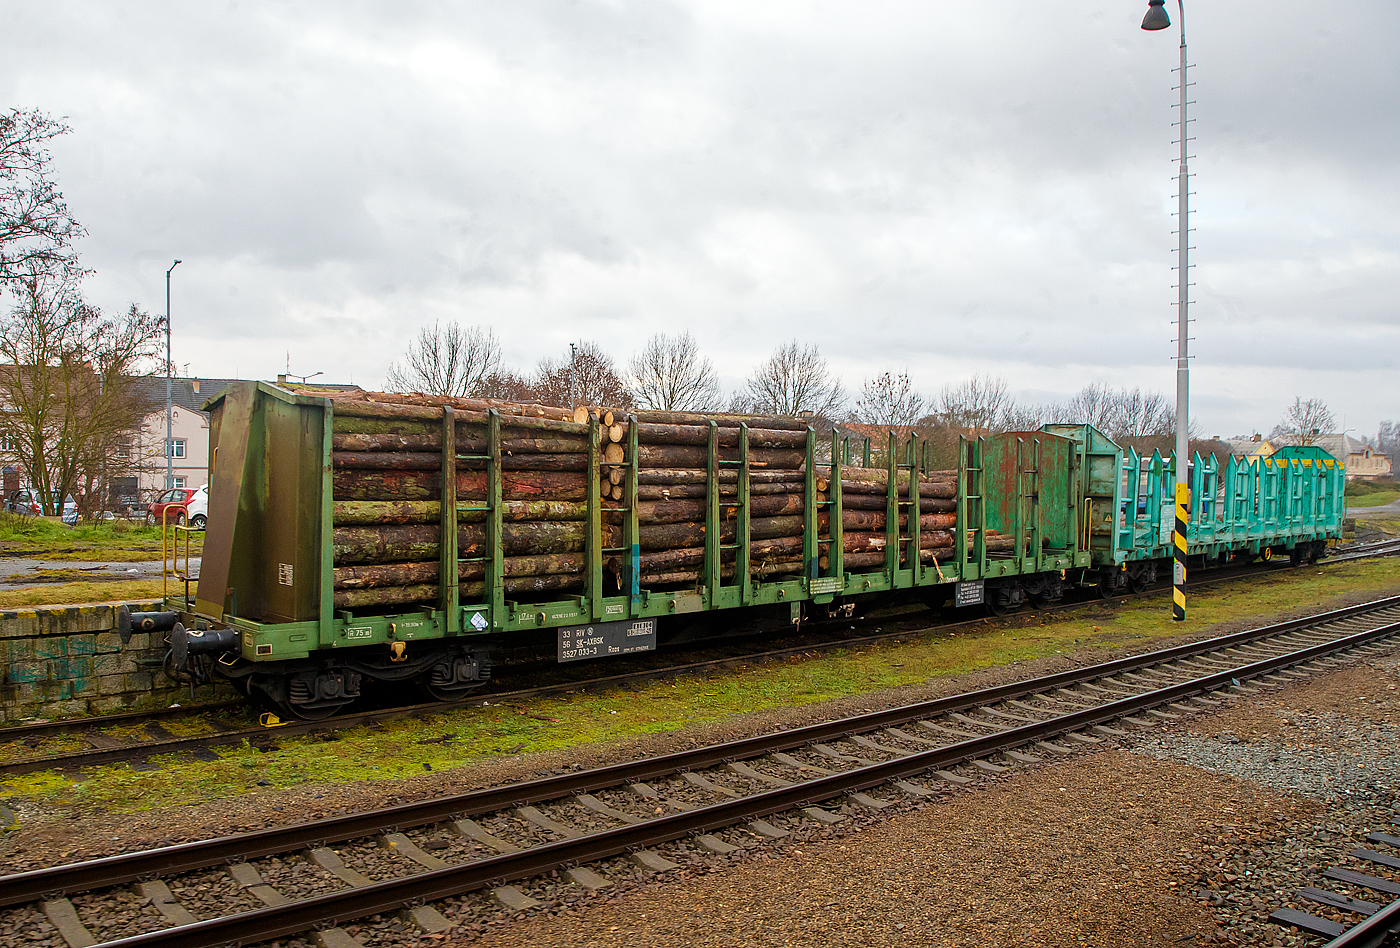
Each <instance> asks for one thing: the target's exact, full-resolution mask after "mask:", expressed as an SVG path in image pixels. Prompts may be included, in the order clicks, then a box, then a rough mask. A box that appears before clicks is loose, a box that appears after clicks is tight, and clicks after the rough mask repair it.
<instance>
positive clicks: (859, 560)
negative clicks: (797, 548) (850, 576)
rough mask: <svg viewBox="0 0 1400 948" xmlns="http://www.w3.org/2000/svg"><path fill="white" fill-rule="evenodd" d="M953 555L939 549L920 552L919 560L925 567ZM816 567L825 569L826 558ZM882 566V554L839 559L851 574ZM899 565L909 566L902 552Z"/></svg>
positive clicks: (946, 559) (948, 548)
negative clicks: (863, 569) (858, 570)
mask: <svg viewBox="0 0 1400 948" xmlns="http://www.w3.org/2000/svg"><path fill="white" fill-rule="evenodd" d="M954 555H955V552H954V551H953V549H952V548H951V547H939V548H938V549H936V550H920V551H919V560H920V561H921V562H923V563H924V564H926V565H927V564H930V563H933V562H935V561H938V562H947V561H948V560H951V559H952V558H953V557H954ZM818 565H819V566H821V568H822V569H826V568H827V566H828V565H830V564H829V563H827V562H826V557H822V558H821V561H819V563H818ZM884 565H885V554H884V553H847V554H845V555H844V556H842V557H841V566H842V567H843V568H844V569H845V570H846V571H847V572H852V571H854V570H857V569H860V568H862V567H868V566H884ZM899 565H900V566H901V567H902V568H903V567H907V566H908V565H909V557H908V556H906V555H905V554H904V553H902V552H901V553H900V555H899Z"/></svg>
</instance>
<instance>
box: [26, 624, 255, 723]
mask: <svg viewBox="0 0 1400 948" xmlns="http://www.w3.org/2000/svg"><path fill="white" fill-rule="evenodd" d="M129 605H130V606H131V609H132V611H133V612H135V611H147V610H152V609H155V608H157V607H158V604H157V603H153V602H144V603H129ZM118 608H119V607H118V606H117V605H87V606H47V607H39V608H34V609H14V610H3V611H0V722H3V723H16V722H19V721H23V720H26V719H29V718H56V717H69V716H72V715H82V714H101V713H108V712H113V711H122V710H127V709H135V708H145V707H153V706H160V705H164V704H169V703H170V702H172V701H180V700H182V699H183V700H188V696H189V687H188V686H187V685H185V686H180V685H176V684H174V683H173V682H171V681H170V679H168V678H166V676H165V674H164V673H163V672H162V671H161V670H160V663H161V660H162V659H163V658H164V657H165V651H166V650H165V644H164V642H165V633H163V632H136V633H133V634H132V637H131V641H130V643H128V644H127V645H126V646H123V645H122V642H121V639H120V638H119V637H118V636H117V633H116V615H117V609H118ZM230 693H231V691H230ZM209 694H210V689H209V687H208V686H205V687H203V688H200V689H199V695H200V697H201V698H204V699H205V700H207V699H208V697H209Z"/></svg>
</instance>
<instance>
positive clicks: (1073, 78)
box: [0, 0, 1400, 436]
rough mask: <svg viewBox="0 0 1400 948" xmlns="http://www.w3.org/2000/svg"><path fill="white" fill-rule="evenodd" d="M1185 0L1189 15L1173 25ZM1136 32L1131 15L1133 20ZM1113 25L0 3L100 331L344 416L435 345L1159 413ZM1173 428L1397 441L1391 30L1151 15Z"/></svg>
mask: <svg viewBox="0 0 1400 948" xmlns="http://www.w3.org/2000/svg"><path fill="white" fill-rule="evenodd" d="M1188 2H1189V0H1188ZM1175 6H1176V5H1175V4H1174V3H1172V4H1169V5H1168V9H1169V10H1170V11H1171V14H1172V17H1173V20H1175V19H1176V9H1175ZM1145 10H1146V3H1145V2H1142V0H1131V2H1130V0H1111V2H1110V0H1084V2H1080V3H1076V4H1046V3H1044V2H1028V0H1026V2H1023V0H1001V2H998V3H966V2H960V3H951V2H942V0H932V2H931V0H920V2H909V3H895V2H891V3H879V2H874V3H872V2H864V3H846V4H840V3H785V2H778V0H767V2H764V3H753V2H703V3H700V2H696V3H685V2H668V0H635V2H628V0H618V2H611V3H604V2H591V0H578V2H562V0H561V2H528V0H522V2H508V3H475V4H472V3H433V2H421V3H415V4H388V3H380V4H370V3H356V2H348V0H340V2H336V3H326V2H313V0H300V2H295V3H291V2H287V3H278V2H232V3H226V4H222V5H220V4H215V3H189V2H168V3H156V2H146V3H142V2H134V0H133V2H123V3H109V2H89V3H77V2H64V0H52V2H48V3H43V4H39V3H19V2H15V0H10V2H7V3H5V4H4V11H5V12H4V21H5V24H6V29H5V31H4V34H5V35H4V38H3V39H0V49H3V53H4V54H3V56H0V84H2V87H3V89H4V96H3V100H4V101H3V103H0V104H3V105H4V106H6V107H10V106H21V107H27V108H28V107H34V108H39V109H42V110H44V111H47V112H49V113H51V114H53V115H55V116H64V117H66V119H67V121H68V123H69V124H70V125H71V126H72V127H73V133H72V134H71V135H69V136H67V137H66V138H64V139H62V140H61V141H59V142H58V143H57V144H56V145H55V147H54V155H55V168H56V172H57V178H58V183H59V185H60V187H61V188H62V190H63V191H64V193H65V195H66V196H67V198H68V201H69V206H70V209H71V210H72V211H73V213H74V215H75V216H76V217H77V218H78V219H79V220H80V221H82V222H83V224H84V225H86V227H87V228H88V231H89V236H88V237H87V238H86V239H85V240H84V241H83V242H82V244H81V247H80V250H81V252H82V254H83V260H84V262H85V263H86V264H87V265H88V266H89V267H92V268H93V269H94V270H95V271H96V275H95V276H94V278H93V279H92V281H91V284H90V286H89V293H90V296H91V297H92V298H93V300H94V301H95V302H97V303H99V304H100V305H102V306H103V307H104V308H110V309H114V310H115V309H122V308H125V306H126V305H127V304H128V303H130V302H132V301H134V302H136V303H137V304H138V305H140V306H141V307H143V308H146V309H149V310H151V311H153V312H162V311H163V310H164V307H165V299H164V290H165V287H164V272H165V269H166V268H167V267H168V266H170V262H171V260H172V259H174V258H176V257H178V258H180V259H182V260H183V261H184V262H183V264H182V265H181V266H180V267H179V268H178V269H177V270H176V271H175V274H174V282H173V288H174V290H173V304H172V312H173V325H174V333H175V334H174V357H175V361H176V363H177V364H179V365H181V366H183V365H185V364H188V366H189V368H188V373H189V374H191V375H202V376H206V377H230V376H237V377H242V378H270V377H272V376H274V375H276V374H277V373H278V372H281V371H284V370H285V365H286V361H287V358H288V353H290V364H291V371H292V372H293V373H294V374H297V375H305V374H309V373H312V372H318V371H319V372H324V373H325V375H324V376H323V378H324V379H326V380H331V381H340V382H349V381H353V382H355V383H358V384H360V385H364V386H366V387H376V386H378V385H380V384H381V383H382V381H383V378H384V374H385V372H386V370H387V369H388V366H389V364H390V363H391V362H392V361H393V360H395V359H396V358H398V357H400V356H401V355H402V353H403V350H404V348H405V345H406V343H407V340H408V339H409V337H411V336H412V335H413V334H415V333H416V332H417V330H418V329H419V327H421V326H423V325H424V324H427V323H431V322H433V321H434V320H449V319H457V320H460V321H461V322H463V323H466V324H480V325H484V326H490V327H491V328H492V329H494V330H495V332H496V334H497V335H498V336H499V338H500V339H501V341H502V343H503V345H504V349H505V358H506V362H507V363H508V364H510V365H512V366H514V367H516V368H518V369H522V370H528V369H530V368H532V367H533V366H534V365H535V363H536V362H537V361H538V360H539V359H540V357H542V356H556V357H557V356H559V355H561V354H562V353H564V352H567V349H568V343H569V342H570V341H579V340H592V341H596V342H597V343H599V344H600V345H601V346H602V347H603V348H604V349H605V350H607V351H609V352H610V353H612V354H613V355H614V357H615V358H616V359H617V361H618V363H619V365H621V364H623V363H625V361H626V359H627V357H628V356H629V355H630V354H631V353H633V352H634V351H636V350H637V349H639V348H640V347H641V345H642V344H643V343H644V342H645V340H646V338H647V337H648V336H649V335H651V334H652V333H654V332H658V331H666V332H676V331H681V330H690V331H691V332H692V333H694V335H695V336H696V338H697V339H698V341H699V342H700V344H701V347H702V349H703V350H704V351H705V352H706V353H707V354H708V355H710V356H711V357H712V358H713V359H714V360H715V362H716V364H717V366H718V367H719V369H720V373H721V377H722V380H723V382H724V384H725V387H726V389H727V390H728V389H733V388H735V387H737V386H739V385H740V384H742V382H743V380H744V378H745V377H746V376H747V375H748V373H749V371H750V370H751V369H752V368H753V366H754V365H756V364H757V363H759V362H760V361H762V360H763V359H765V358H766V357H767V356H768V354H769V353H770V352H771V351H772V350H773V349H774V347H776V346H777V345H779V344H780V343H782V342H785V341H787V340H789V339H792V338H797V339H799V340H801V341H803V342H806V343H812V344H815V345H817V346H819V347H820V349H821V352H822V354H823V355H825V356H826V357H827V358H828V359H829V360H830V362H831V363H832V365H833V367H834V368H835V369H836V370H837V371H838V372H839V374H840V375H841V377H842V379H843V380H844V382H845V383H846V387H847V389H848V390H858V389H859V387H860V384H861V382H862V380H863V379H865V378H867V377H869V376H873V375H875V374H877V373H879V372H881V371H884V370H887V369H889V370H894V371H905V370H907V371H908V373H909V375H910V376H911V377H912V378H913V379H914V381H915V382H916V384H917V385H918V386H919V387H920V388H921V389H922V390H923V391H925V392H926V393H928V394H930V395H932V394H935V393H936V392H937V390H938V389H939V388H940V387H941V386H943V385H945V384H950V383H957V382H959V381H961V380H963V379H965V378H967V377H968V376H970V375H972V374H973V373H984V374H993V375H1000V376H1002V377H1004V378H1005V379H1006V380H1007V382H1008V384H1009V386H1010V388H1011V389H1012V390H1013V391H1014V392H1015V393H1016V394H1017V395H1018V396H1019V397H1021V398H1024V399H1026V400H1031V401H1045V400H1050V399H1060V398H1064V397H1067V396H1069V395H1071V394H1072V393H1074V392H1075V391H1077V390H1078V389H1079V388H1081V387H1082V386H1083V385H1085V384H1086V383H1089V382H1106V383H1109V384H1112V385H1127V386H1142V387H1144V388H1148V389H1155V390H1159V391H1162V392H1165V393H1167V394H1168V395H1170V394H1171V393H1172V392H1173V387H1174V384H1175V383H1174V367H1175V364H1174V361H1173V358H1174V355H1175V346H1174V343H1173V342H1172V340H1173V339H1174V337H1175V327H1174V324H1173V320H1174V319H1175V308H1174V307H1173V305H1172V303H1173V301H1174V300H1175V290H1174V288H1173V287H1174V283H1175V279H1176V277H1175V272H1174V271H1173V270H1172V267H1173V265H1174V263H1175V254H1174V253H1173V252H1172V248H1173V247H1174V246H1175V237H1174V236H1173V231H1174V230H1175V227H1176V224H1175V220H1176V219H1175V217H1173V216H1172V212H1173V211H1174V210H1175V200H1174V199H1173V195H1174V194H1175V193H1176V187H1175V180H1174V177H1173V176H1174V175H1175V173H1176V148H1175V146H1174V145H1173V144H1172V141H1173V140H1174V138H1175V136H1176V130H1175V128H1174V127H1173V125H1172V123H1173V122H1174V121H1176V114H1175V113H1176V111H1177V110H1176V109H1175V108H1173V107H1172V103H1174V102H1175V94H1174V93H1173V92H1172V88H1173V86H1174V85H1175V75H1174V74H1173V72H1172V71H1171V70H1172V69H1173V68H1174V67H1175V66H1176V63H1177V56H1178V49H1177V43H1178V35H1179V34H1178V32H1177V28H1176V26H1175V25H1173V27H1172V28H1171V29H1170V30H1169V31H1163V32H1160V33H1145V32H1143V31H1142V30H1141V29H1139V23H1140V22H1141V18H1142V14H1143V12H1144V11H1145ZM1187 13H1188V14H1189V15H1190V17H1191V19H1190V22H1189V23H1188V28H1189V31H1188V34H1187V38H1188V41H1189V43H1190V51H1191V60H1192V63H1193V64H1194V68H1193V70H1192V77H1191V78H1192V80H1193V81H1194V82H1195V83H1196V86H1195V88H1194V90H1193V95H1192V98H1193V99H1194V100H1195V102H1196V104H1195V105H1194V106H1192V110H1191V117H1192V118H1193V119H1195V121H1194V122H1193V123H1192V126H1193V127H1192V130H1191V134H1193V135H1194V136H1195V137H1196V139H1197V140H1196V142H1195V143H1193V144H1194V147H1193V149H1192V154H1193V155H1194V156H1195V158H1194V159H1193V161H1192V163H1191V171H1192V173H1193V174H1194V175H1195V176H1196V177H1195V179H1194V181H1193V191H1194V193H1195V197H1194V198H1193V208H1194V213H1193V226H1194V227H1195V228H1196V233H1195V239H1194V241H1193V244H1194V246H1195V247H1196V248H1197V249H1196V250H1195V252H1194V257H1193V262H1195V263H1196V264H1197V267H1195V268H1194V269H1193V274H1192V278H1193V280H1194V281H1195V283H1196V287H1195V291H1194V296H1193V299H1194V300H1195V303H1194V305H1193V308H1192V315H1193V316H1194V317H1195V319H1196V320H1197V322H1196V324H1195V326H1194V327H1193V332H1192V335H1193V337H1194V340H1195V341H1194V342H1193V344H1192V352H1193V355H1194V356H1195V358H1194V359H1193V366H1192V377H1191V378H1192V405H1191V408H1192V411H1191V414H1192V417H1193V418H1194V419H1195V420H1196V422H1197V425H1198V430H1199V431H1200V432H1201V433H1202V434H1206V435H1209V434H1221V435H1226V436H1228V435H1233V434H1240V433H1247V432H1250V431H1256V430H1263V431H1265V432H1267V431H1268V429H1269V428H1271V427H1272V426H1273V425H1274V424H1275V423H1276V422H1278V421H1279V419H1280V418H1281V416H1282V414H1283V411H1284V408H1285V406H1286V405H1287V404H1288V403H1290V402H1291V401H1292V399H1293V398H1294V397H1295V396H1298V395H1301V396H1303V397H1313V396H1316V397H1321V398H1323V399H1325V400H1326V401H1327V403H1328V404H1329V405H1330V406H1331V408H1332V409H1333V411H1334V413H1335V414H1336V415H1337V418H1338V422H1339V427H1340V426H1341V422H1342V419H1343V417H1345V426H1346V427H1350V428H1355V429H1356V430H1357V433H1359V434H1374V432H1375V430H1376V425H1377V423H1378V422H1379V421H1381V420H1382V419H1397V420H1400V405H1397V394H1400V385H1397V382H1396V368H1397V353H1398V352H1400V327H1397V319H1396V313H1397V306H1398V305H1400V239H1398V235H1400V198H1398V197H1397V181H1400V174H1397V170H1400V169H1397V164H1400V157H1398V156H1400V128H1398V127H1397V102H1400V55H1397V53H1396V49H1397V47H1400V4H1396V3H1395V2H1394V0H1352V2H1348V3H1345V4H1328V5H1325V6H1320V5H1318V4H1316V3H1304V2H1301V0H1274V2H1271V3H1269V4H1267V5H1263V6H1261V5H1260V4H1258V3H1256V2H1244V0H1226V2H1217V3H1209V4H1207V3H1200V2H1196V3H1193V4H1191V5H1190V6H1188V10H1187Z"/></svg>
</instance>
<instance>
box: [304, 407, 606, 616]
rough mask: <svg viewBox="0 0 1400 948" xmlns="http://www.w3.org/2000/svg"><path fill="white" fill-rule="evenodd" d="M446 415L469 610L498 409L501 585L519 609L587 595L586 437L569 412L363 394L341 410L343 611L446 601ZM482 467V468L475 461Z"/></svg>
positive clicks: (339, 600) (338, 478) (339, 598)
mask: <svg viewBox="0 0 1400 948" xmlns="http://www.w3.org/2000/svg"><path fill="white" fill-rule="evenodd" d="M443 406H451V407H452V408H453V411H454V419H455V429H456V447H457V454H458V459H457V461H456V489H457V551H458V569H459V580H460V595H461V598H462V601H463V602H473V601H480V600H481V599H482V597H483V594H484V592H485V590H484V582H483V580H484V577H485V573H486V566H485V563H486V561H487V560H489V559H490V556H491V551H490V549H488V547H487V542H486V520H487V516H488V514H487V511H486V510H485V509H484V508H485V506H486V499H487V463H486V461H485V460H483V459H482V457H483V456H484V455H485V454H486V453H487V451H488V450H489V443H488V438H489V435H488V432H489V416H488V414H487V412H488V411H489V410H490V409H496V410H497V411H498V412H499V413H500V414H501V493H502V510H501V516H502V520H503V526H502V531H501V546H502V553H503V560H502V564H503V570H502V571H503V573H504V584H505V590H506V592H507V594H509V595H510V596H511V597H512V598H516V599H539V598H541V597H543V598H558V596H557V594H558V593H561V592H563V593H568V592H576V591H581V590H582V589H583V581H584V569H585V566H586V564H587V559H586V556H585V536H586V527H587V524H586V519H587V507H588V504H587V500H588V494H587V492H588V489H589V486H590V485H591V484H592V483H593V482H594V480H595V478H593V477H592V476H590V473H589V471H588V426H587V425H584V424H578V423H576V422H574V420H573V412H571V411H569V410H568V409H563V408H551V407H548V406H541V405H518V404H513V403H509V402H497V401H493V400H487V399H462V398H457V399H454V398H437V397H432V398H429V397H426V396H417V395H409V396H405V395H392V394H386V393H380V392H375V393H364V394H360V393H356V395H355V396H347V397H337V398H335V400H334V410H333V421H332V443H331V452H332V453H331V459H332V470H333V476H332V480H333V495H332V496H333V506H334V529H335V534H334V541H333V542H334V546H335V553H334V556H335V574H334V581H335V605H336V607H337V608H343V609H349V608H369V607H374V606H386V605H397V604H402V603H414V602H436V601H437V600H438V597H439V584H438V580H439V570H440V565H439V557H440V555H441V547H440V545H439V544H440V540H441V523H442V519H441V517H442V513H441V511H442V507H441V498H442V480H443V477H442V446H443V442H442V433H443V411H442V408H443ZM472 456H475V459H472Z"/></svg>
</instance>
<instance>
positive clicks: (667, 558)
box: [607, 537, 803, 573]
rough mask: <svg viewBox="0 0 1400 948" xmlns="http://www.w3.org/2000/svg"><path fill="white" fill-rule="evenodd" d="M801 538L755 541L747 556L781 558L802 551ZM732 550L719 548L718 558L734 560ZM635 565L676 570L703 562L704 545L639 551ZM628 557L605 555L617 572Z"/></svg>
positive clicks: (651, 568) (661, 569)
mask: <svg viewBox="0 0 1400 948" xmlns="http://www.w3.org/2000/svg"><path fill="white" fill-rule="evenodd" d="M802 550H803V546H802V538H801V537H773V538H772V539H767V540H755V541H754V542H753V543H751V544H750V545H749V552H750V557H751V559H752V560H754V561H755V562H757V561H759V560H771V559H785V558H788V557H792V556H800V555H801V554H802ZM736 553H737V551H736V550H721V551H720V561H721V562H725V561H730V560H734V559H736ZM637 560H638V565H639V566H640V568H641V570H642V572H644V573H646V572H653V573H654V572H667V571H669V570H673V569H680V568H683V567H687V566H698V565H700V564H702V563H704V562H705V548H704V547H702V546H696V547H685V548H682V549H674V550H656V551H653V552H649V553H642V554H641V555H640V556H638V558H637ZM627 562H628V559H627V558H626V557H617V556H614V557H609V559H608V563H607V566H608V569H609V570H610V571H612V572H614V573H618V572H621V571H622V569H623V568H624V567H626V565H627Z"/></svg>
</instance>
